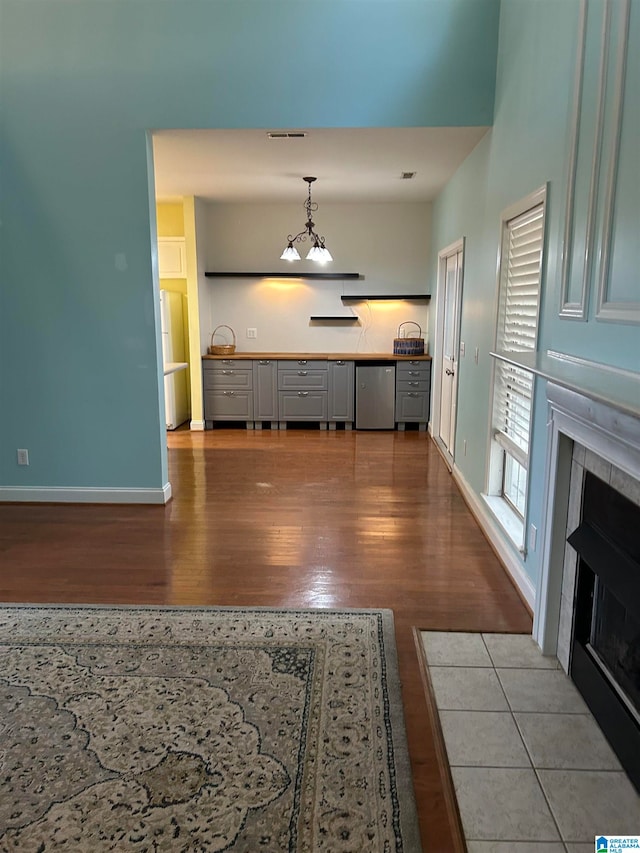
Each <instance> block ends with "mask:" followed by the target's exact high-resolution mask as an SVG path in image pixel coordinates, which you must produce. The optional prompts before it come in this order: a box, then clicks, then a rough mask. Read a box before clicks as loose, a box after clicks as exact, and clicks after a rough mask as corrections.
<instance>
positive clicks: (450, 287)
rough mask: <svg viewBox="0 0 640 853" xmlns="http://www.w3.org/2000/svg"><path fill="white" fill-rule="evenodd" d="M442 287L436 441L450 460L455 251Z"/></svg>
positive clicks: (458, 259)
mask: <svg viewBox="0 0 640 853" xmlns="http://www.w3.org/2000/svg"><path fill="white" fill-rule="evenodd" d="M443 284H444V298H443V301H442V307H443V326H442V367H441V370H442V375H441V377H440V426H439V438H440V441H441V443H442V446H443V448H444V450H446V452H447V454H448V455H449V456H450V457H451V459H453V443H454V440H455V430H456V397H457V390H458V382H457V373H458V350H459V343H458V328H459V312H460V295H461V291H462V252H455V253H454V254H452V255H449V257H448V258H446V261H445V270H444V282H443Z"/></svg>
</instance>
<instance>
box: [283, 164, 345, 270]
mask: <svg viewBox="0 0 640 853" xmlns="http://www.w3.org/2000/svg"><path fill="white" fill-rule="evenodd" d="M303 180H304V181H306V182H307V184H308V185H309V195H308V197H307V200H306V201H305V202H304V209H305V210H306V211H307V221H306V223H305V226H304V228H303V229H302V231H300V232H299V233H298V234H296V235H295V236H293V235H291V234H289V236H288V237H287V241H288V243H287V246H286V248H285V250H284V251H283V253H282V254H281V255H280V260H281V261H299V260H300V255H299V254H298V250H297V249H296V247H295V246H294V245H293V244H294V243H302V242H304V241H305V240H309V241H310V242H311V243H312V245H311V248H310V249H309V253H308V254H307V260H309V261H315V262H316V263H318V264H326V263H328V262H329V261H332V260H333V258H332V257H331V252H329V250H328V249H327V247H326V246H325V244H324V237H319V236H318V234H317V233H316V231H315V222H314V221H313V218H312V214H313V213H315V211H316V210H317V209H318V205H317V203H316V202H314V201H311V184H312V183H313V182H314V181H315V180H316V178H311V177H308V178H303Z"/></svg>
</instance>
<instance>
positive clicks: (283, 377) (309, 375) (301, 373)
mask: <svg viewBox="0 0 640 853" xmlns="http://www.w3.org/2000/svg"><path fill="white" fill-rule="evenodd" d="M327 376H328V373H327V368H326V365H325V369H324V370H314V369H313V368H307V367H299V368H298V369H296V370H291V369H289V370H278V388H279V390H280V391H298V390H299V391H307V390H311V389H313V390H316V391H326V390H327Z"/></svg>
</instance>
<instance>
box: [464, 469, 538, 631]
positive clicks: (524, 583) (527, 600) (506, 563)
mask: <svg viewBox="0 0 640 853" xmlns="http://www.w3.org/2000/svg"><path fill="white" fill-rule="evenodd" d="M451 473H452V475H453V480H454V482H455V484H456V486H457V487H458V488H459V489H460V494H461V495H462V498H463V500H464V502H465V503H466V505H467V506H468V507H469V510H470V511H471V514H472V515H473V517H474V518H475V520H476V521H477V522H478V525H479V526H480V529H481V530H482V532H483V533H484V535H485V537H486V539H487V541H488V543H489V545H490V546H491V549H492V551H493V552H494V554H495V555H496V557H497V558H498V560H500V563H501V564H502V567H503V568H504V570H505V572H506V573H507V575H508V577H509V578H510V580H511V582H512V583H513V585H514V587H515V589H516V592H517V593H518V595H519V596H520V598H521V599H522V603H523V604H524V606H525V607H526V608H527V610H528V611H529V613H530V614H531V616H533V613H534V609H535V601H536V590H535V587H534V586H533V584H532V582H531V581H530V580H529V578H528V577H527V575H526V574H525V572H524V571H523V568H522V564H521V563H520V560H518V559H517V558H516V557H515V555H514V554H513V553H512V551H511V549H510V548H509V546H508V545H506V543H505V542H504V537H503V536H502V534H501V533H500V532H499V529H498V527H497V525H496V523H495V522H494V520H493V518H492V517H491V516H490V515H489V513H488V512H487V510H486V509H485V508H484V506H483V505H482V504H481V503H480V501H479V500H478V498H477V497H476V495H475V493H474V492H473V490H472V489H471V486H470V485H469V484H468V483H467V481H466V480H465V478H464V476H463V475H462V473H461V471H460V469H459V468H458V467H457V466H456V464H455V463H454V465H453V469H452V471H451Z"/></svg>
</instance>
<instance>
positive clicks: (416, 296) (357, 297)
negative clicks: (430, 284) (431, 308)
mask: <svg viewBox="0 0 640 853" xmlns="http://www.w3.org/2000/svg"><path fill="white" fill-rule="evenodd" d="M340 299H342V301H343V302H368V301H372V300H374V299H375V300H383V299H386V300H387V301H393V300H398V299H407V300H413V301H414V302H419V301H423V300H424V301H427V302H428V301H429V299H431V294H430V293H388V294H386V295H384V296H380V295H379V294H377V293H369V294H366V293H349V294H347V293H343V294H342V296H341V297H340Z"/></svg>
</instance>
